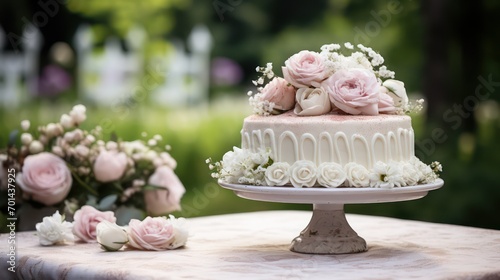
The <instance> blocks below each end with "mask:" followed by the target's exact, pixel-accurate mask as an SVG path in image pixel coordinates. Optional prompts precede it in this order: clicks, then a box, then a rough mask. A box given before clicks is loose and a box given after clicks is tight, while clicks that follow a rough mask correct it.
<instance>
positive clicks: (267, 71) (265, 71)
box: [247, 62, 275, 116]
mask: <svg viewBox="0 0 500 280" xmlns="http://www.w3.org/2000/svg"><path fill="white" fill-rule="evenodd" d="M255 71H256V72H257V73H261V74H262V75H261V76H259V77H258V78H257V80H254V81H252V83H253V84H254V85H255V86H257V91H258V92H257V93H256V94H254V93H253V92H252V91H248V93H247V95H248V96H249V99H248V102H249V104H250V106H251V107H252V108H253V112H254V113H255V114H257V115H261V116H269V115H271V113H272V112H273V111H274V106H275V104H274V103H273V102H269V101H268V100H263V98H262V94H261V91H262V89H263V87H262V86H263V85H264V84H265V82H266V81H265V80H266V79H268V80H271V79H272V78H274V72H273V64H272V63H271V62H268V63H267V64H266V66H265V67H263V66H257V68H255Z"/></svg>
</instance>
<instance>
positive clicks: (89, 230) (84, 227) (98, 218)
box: [73, 205, 116, 242]
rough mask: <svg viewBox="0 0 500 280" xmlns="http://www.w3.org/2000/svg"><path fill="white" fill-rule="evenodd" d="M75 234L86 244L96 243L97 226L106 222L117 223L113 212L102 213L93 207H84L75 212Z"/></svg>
mask: <svg viewBox="0 0 500 280" xmlns="http://www.w3.org/2000/svg"><path fill="white" fill-rule="evenodd" d="M73 219H74V222H73V234H74V235H75V236H77V237H78V238H79V239H80V240H82V241H84V242H95V241H96V237H97V232H96V227H97V225H98V224H99V223H100V222H102V221H104V220H106V221H108V222H111V223H114V222H116V218H115V214H114V213H113V212H112V211H105V212H101V211H99V210H97V209H95V208H94V207H92V206H89V205H84V206H82V208H80V209H78V210H77V211H76V212H75V215H74V217H73Z"/></svg>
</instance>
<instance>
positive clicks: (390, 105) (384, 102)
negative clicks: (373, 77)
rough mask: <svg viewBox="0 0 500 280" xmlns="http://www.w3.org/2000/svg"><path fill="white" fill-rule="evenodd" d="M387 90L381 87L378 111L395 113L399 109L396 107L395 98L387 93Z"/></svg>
mask: <svg viewBox="0 0 500 280" xmlns="http://www.w3.org/2000/svg"><path fill="white" fill-rule="evenodd" d="M386 90H387V89H385V87H380V91H381V92H380V95H379V101H378V111H379V112H380V113H385V114H391V113H395V112H396V111H397V109H396V107H394V100H393V99H392V97H391V96H390V95H389V94H387V93H386Z"/></svg>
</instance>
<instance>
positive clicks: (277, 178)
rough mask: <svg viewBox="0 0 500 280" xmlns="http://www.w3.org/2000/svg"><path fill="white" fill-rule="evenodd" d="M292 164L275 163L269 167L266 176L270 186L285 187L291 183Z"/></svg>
mask: <svg viewBox="0 0 500 280" xmlns="http://www.w3.org/2000/svg"><path fill="white" fill-rule="evenodd" d="M289 170H290V164H288V163H287V162H275V163H273V164H272V165H271V166H269V167H267V169H266V172H265V176H266V183H267V185H269V186H283V185H286V184H287V183H288V182H289V181H290V174H289Z"/></svg>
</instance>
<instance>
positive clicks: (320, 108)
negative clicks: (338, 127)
mask: <svg viewBox="0 0 500 280" xmlns="http://www.w3.org/2000/svg"><path fill="white" fill-rule="evenodd" d="M295 96H296V99H297V104H296V105H295V109H294V112H295V114H296V115H298V116H319V115H323V114H326V113H328V112H330V110H331V108H332V106H331V103H330V98H329V97H328V94H327V93H326V92H325V91H324V90H323V88H299V89H298V90H297V93H296V95H295Z"/></svg>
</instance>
